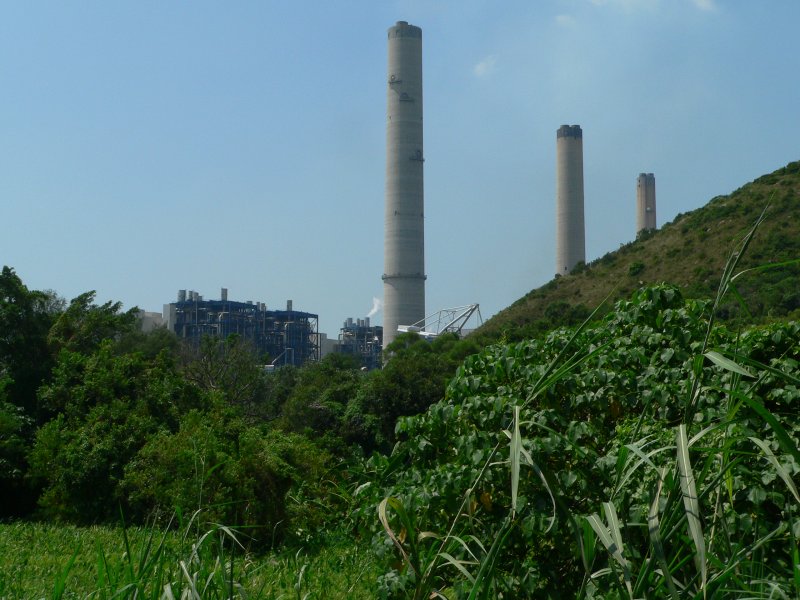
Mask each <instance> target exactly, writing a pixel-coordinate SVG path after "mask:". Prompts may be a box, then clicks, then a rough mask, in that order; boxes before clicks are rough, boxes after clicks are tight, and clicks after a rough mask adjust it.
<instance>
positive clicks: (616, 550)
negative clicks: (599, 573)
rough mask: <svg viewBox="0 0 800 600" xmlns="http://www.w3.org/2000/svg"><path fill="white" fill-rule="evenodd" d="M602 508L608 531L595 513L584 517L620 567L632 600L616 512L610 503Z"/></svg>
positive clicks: (606, 503)
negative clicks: (607, 523) (607, 521)
mask: <svg viewBox="0 0 800 600" xmlns="http://www.w3.org/2000/svg"><path fill="white" fill-rule="evenodd" d="M603 507H604V509H605V513H606V517H607V518H608V520H609V524H610V525H611V527H610V529H609V528H608V527H606V526H605V525H604V524H603V521H602V520H600V517H599V516H598V515H597V513H594V514H592V515H590V516H588V517H586V520H587V521H588V522H589V525H591V526H592V529H594V532H595V533H596V534H597V537H598V538H599V539H600V542H601V543H602V544H603V546H604V547H605V549H606V551H607V552H608V553H609V554H610V555H611V557H612V558H613V559H614V560H615V561H616V562H617V563H618V564H619V565H620V566H621V567H622V576H623V579H624V581H625V587H626V588H627V590H628V595H629V597H631V598H633V587H632V586H631V569H630V564H629V563H628V560H627V559H626V558H625V556H624V555H623V553H622V551H623V546H622V535H621V533H620V530H619V522H618V520H617V511H616V509H614V505H613V504H611V503H610V502H604V503H603ZM612 523H613V524H612ZM595 575H596V574H595Z"/></svg>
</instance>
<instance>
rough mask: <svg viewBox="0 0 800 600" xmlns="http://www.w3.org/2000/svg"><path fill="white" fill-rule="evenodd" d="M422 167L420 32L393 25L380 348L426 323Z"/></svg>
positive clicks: (390, 57) (390, 46)
mask: <svg viewBox="0 0 800 600" xmlns="http://www.w3.org/2000/svg"><path fill="white" fill-rule="evenodd" d="M423 162H424V155H423V153H422V30H421V29H420V28H419V27H415V26H414V25H409V24H408V23H407V22H405V21H398V22H397V24H396V25H394V26H393V27H390V28H389V74H388V81H387V94H386V209H385V210H386V212H385V216H384V248H383V256H384V273H383V344H384V346H386V345H387V344H390V343H391V342H392V340H394V338H395V337H396V336H397V326H398V325H411V324H413V323H416V322H417V321H421V320H422V319H424V318H425V279H426V276H425V236H424V233H425V229H424V195H423V177H422V165H423Z"/></svg>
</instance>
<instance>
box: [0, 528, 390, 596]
mask: <svg viewBox="0 0 800 600" xmlns="http://www.w3.org/2000/svg"><path fill="white" fill-rule="evenodd" d="M194 533H195V535H193V536H188V535H184V534H183V533H180V532H170V533H168V534H166V535H165V534H164V533H162V532H160V531H150V530H147V529H141V528H129V529H127V531H126V532H123V530H122V529H121V528H110V527H97V526H95V527H87V528H79V527H73V526H70V525H53V524H41V523H11V524H0V598H2V599H4V600H5V599H7V600H11V599H22V598H24V599H25V600H30V599H35V598H87V597H88V598H100V599H103V598H112V597H114V598H128V597H134V596H135V597H137V598H163V597H165V598H170V597H174V598H181V597H188V598H197V597H202V598H224V597H231V596H233V597H243V598H265V599H269V598H275V599H277V598H308V599H309V600H310V599H313V598H373V597H374V583H375V578H376V577H377V575H378V574H379V570H378V568H377V566H376V561H375V559H374V557H373V555H372V553H371V550H370V548H369V544H357V543H354V542H353V540H348V539H345V538H339V539H328V540H326V541H324V542H323V543H317V544H314V545H312V544H309V546H308V548H301V549H300V550H293V551H291V552H289V551H284V552H280V553H270V554H266V555H263V556H255V555H250V554H244V553H243V551H242V550H241V548H239V549H238V550H237V553H236V554H235V556H234V560H233V572H232V577H231V561H230V548H231V545H232V543H231V539H230V537H229V535H228V532H227V531H226V530H225V529H221V528H220V529H216V530H212V531H209V532H205V533H204V532H202V531H201V532H194ZM198 533H199V534H198ZM126 534H127V544H126V540H125V537H126ZM70 563H71V564H70ZM231 591H233V594H231Z"/></svg>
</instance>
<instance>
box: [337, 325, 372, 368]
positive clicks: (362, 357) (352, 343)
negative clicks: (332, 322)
mask: <svg viewBox="0 0 800 600" xmlns="http://www.w3.org/2000/svg"><path fill="white" fill-rule="evenodd" d="M382 345H383V327H381V326H380V325H370V322H369V317H366V318H365V319H356V320H355V321H353V319H351V318H348V319H347V320H346V321H345V322H344V324H343V325H342V329H341V330H340V331H339V343H338V344H337V347H336V351H337V352H339V353H341V354H347V355H350V356H355V357H356V358H357V359H358V360H359V361H360V363H361V366H362V367H364V368H366V369H378V368H380V367H381V348H382Z"/></svg>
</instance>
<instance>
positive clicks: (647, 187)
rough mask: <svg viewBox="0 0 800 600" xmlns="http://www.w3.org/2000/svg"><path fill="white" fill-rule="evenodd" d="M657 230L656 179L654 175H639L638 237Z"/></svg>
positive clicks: (637, 197)
mask: <svg viewBox="0 0 800 600" xmlns="http://www.w3.org/2000/svg"><path fill="white" fill-rule="evenodd" d="M655 228H656V178H655V175H653V174H652V173H639V177H638V178H637V179H636V235H639V233H641V232H642V231H644V230H646V229H655Z"/></svg>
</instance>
